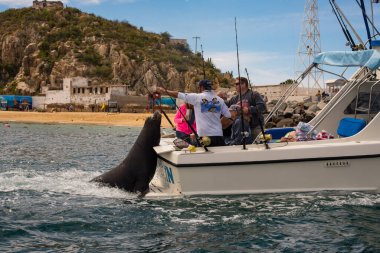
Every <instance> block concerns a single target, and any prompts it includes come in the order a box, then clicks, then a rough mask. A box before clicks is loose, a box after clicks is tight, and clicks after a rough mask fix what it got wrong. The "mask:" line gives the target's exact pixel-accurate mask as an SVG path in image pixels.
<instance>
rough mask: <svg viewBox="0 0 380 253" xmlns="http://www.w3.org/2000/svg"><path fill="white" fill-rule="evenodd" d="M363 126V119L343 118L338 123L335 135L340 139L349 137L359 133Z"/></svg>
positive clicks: (364, 123)
mask: <svg viewBox="0 0 380 253" xmlns="http://www.w3.org/2000/svg"><path fill="white" fill-rule="evenodd" d="M365 125H366V122H365V120H363V119H355V118H343V119H341V120H340V122H339V126H338V130H337V133H338V135H339V136H341V137H350V136H353V135H355V134H357V133H359V132H360V131H361V130H362V129H363V128H364V127H365Z"/></svg>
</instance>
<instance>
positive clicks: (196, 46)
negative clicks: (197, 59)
mask: <svg viewBox="0 0 380 253" xmlns="http://www.w3.org/2000/svg"><path fill="white" fill-rule="evenodd" d="M193 39H195V51H194V54H197V52H198V40H199V39H201V37H199V36H194V37H193Z"/></svg>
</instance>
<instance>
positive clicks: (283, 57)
mask: <svg viewBox="0 0 380 253" xmlns="http://www.w3.org/2000/svg"><path fill="white" fill-rule="evenodd" d="M62 2H63V3H64V4H65V5H66V6H70V7H75V8H78V9H80V10H81V11H83V12H87V13H93V14H95V15H97V16H101V17H104V18H106V19H110V20H119V21H128V22H129V23H130V24H132V25H134V26H136V27H138V28H140V27H142V28H143V29H144V30H145V31H149V32H154V33H162V32H168V33H169V34H171V36H172V38H178V39H186V40H187V42H188V44H189V46H190V49H191V50H192V51H195V50H197V51H198V52H199V51H201V45H202V48H203V54H204V58H205V59H207V58H211V60H212V62H213V63H214V65H215V66H216V67H217V68H219V69H220V70H222V71H223V72H226V71H232V72H233V74H234V76H237V75H238V62H239V67H240V75H241V76H246V70H247V71H248V74H249V78H250V80H251V82H252V83H253V84H254V85H268V84H278V83H280V82H283V81H285V80H287V79H296V77H297V73H299V72H300V71H301V72H302V67H301V64H300V59H299V55H298V52H299V51H300V48H299V46H300V45H302V44H301V43H300V41H301V35H302V34H303V33H304V30H303V23H304V19H305V11H304V8H305V3H306V1H305V0H265V1H259V0H81V1H79V0H64V1H62ZM336 2H337V3H338V5H339V6H340V7H341V9H342V10H343V12H344V13H345V15H346V16H347V17H348V19H349V20H350V22H351V23H352V25H353V26H354V27H355V29H356V30H357V32H358V33H359V34H360V35H361V37H362V38H366V36H365V28H364V22H363V18H362V15H361V12H360V9H359V7H358V5H357V4H356V1H355V0H336ZM366 3H369V0H366ZM31 5H32V0H0V11H4V10H6V9H8V8H21V7H29V6H31ZM367 7H368V9H369V10H370V5H369V4H368V5H367ZM373 7H374V10H373V11H374V13H375V24H378V23H379V22H380V20H376V15H377V14H379V13H380V4H374V5H373ZM377 16H378V17H377V18H380V15H377ZM318 18H319V30H320V40H319V43H320V45H321V49H322V51H345V50H347V51H350V50H351V49H350V48H349V47H348V46H346V39H345V37H344V35H343V32H342V30H341V28H340V26H339V24H338V22H337V20H336V17H335V16H334V14H333V12H332V9H331V6H330V4H329V2H328V0H319V1H318ZM235 19H236V29H235ZM378 27H379V26H378ZM236 36H237V43H236ZM194 37H200V39H198V40H197V48H196V39H194ZM237 49H238V50H237ZM302 51H304V50H302ZM237 52H238V54H239V57H237ZM238 59H239V61H238Z"/></svg>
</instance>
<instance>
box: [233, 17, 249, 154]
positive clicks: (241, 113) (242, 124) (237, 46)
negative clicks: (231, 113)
mask: <svg viewBox="0 0 380 253" xmlns="http://www.w3.org/2000/svg"><path fill="white" fill-rule="evenodd" d="M235 42H236V58H237V67H238V77H239V85H240V88H239V98H240V109H241V112H240V117H241V130H242V131H243V149H247V148H246V146H245V141H246V140H245V138H246V136H245V132H244V115H243V100H242V94H241V79H240V61H239V44H238V36H237V25H236V17H235Z"/></svg>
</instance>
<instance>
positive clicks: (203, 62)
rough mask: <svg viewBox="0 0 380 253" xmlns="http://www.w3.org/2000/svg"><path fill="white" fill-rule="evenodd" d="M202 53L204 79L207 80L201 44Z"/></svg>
mask: <svg viewBox="0 0 380 253" xmlns="http://www.w3.org/2000/svg"><path fill="white" fill-rule="evenodd" d="M201 52H202V54H201V55H202V65H203V79H204V80H206V79H207V78H206V68H205V59H204V58H203V46H202V44H201Z"/></svg>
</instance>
